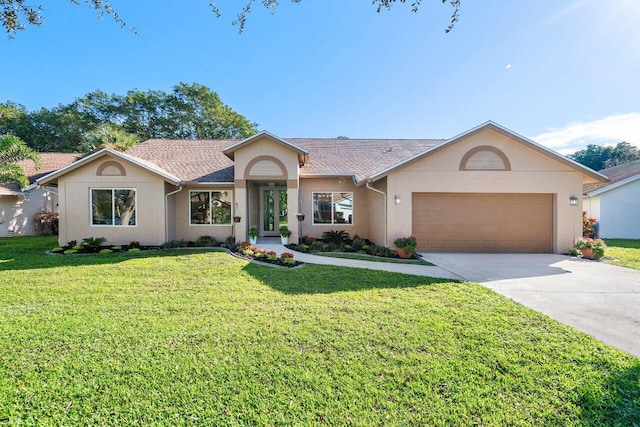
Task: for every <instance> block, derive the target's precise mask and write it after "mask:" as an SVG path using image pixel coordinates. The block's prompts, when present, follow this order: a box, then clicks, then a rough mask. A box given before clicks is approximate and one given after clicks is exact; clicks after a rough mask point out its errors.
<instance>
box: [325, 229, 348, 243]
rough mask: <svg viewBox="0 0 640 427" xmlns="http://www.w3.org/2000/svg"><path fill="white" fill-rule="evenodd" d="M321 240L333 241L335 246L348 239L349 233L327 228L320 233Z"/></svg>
mask: <svg viewBox="0 0 640 427" xmlns="http://www.w3.org/2000/svg"><path fill="white" fill-rule="evenodd" d="M322 240H324V241H325V243H333V244H334V245H336V246H340V245H342V244H344V243H345V242H347V241H349V233H347V232H346V231H344V230H329V231H325V232H324V233H322Z"/></svg>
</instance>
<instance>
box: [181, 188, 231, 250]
mask: <svg viewBox="0 0 640 427" xmlns="http://www.w3.org/2000/svg"><path fill="white" fill-rule="evenodd" d="M190 191H228V192H229V193H230V195H231V198H232V199H233V193H234V191H233V188H232V187H230V186H227V187H219V186H216V187H212V186H204V185H203V186H197V187H195V186H191V187H184V188H183V189H182V190H181V191H180V192H178V193H176V194H175V195H174V196H171V197H173V199H174V211H173V224H172V225H171V227H173V228H174V230H175V237H173V238H172V239H177V240H179V239H184V240H191V241H195V240H196V239H197V238H198V237H200V236H212V237H215V238H216V239H217V240H220V241H225V240H226V239H227V238H228V237H229V236H231V235H232V233H233V222H232V223H231V224H230V225H200V224H199V225H192V224H190V222H191V221H190V218H189V204H190V200H189V192H190ZM231 206H232V208H231V216H234V215H237V214H236V213H235V212H234V209H233V202H232V204H231Z"/></svg>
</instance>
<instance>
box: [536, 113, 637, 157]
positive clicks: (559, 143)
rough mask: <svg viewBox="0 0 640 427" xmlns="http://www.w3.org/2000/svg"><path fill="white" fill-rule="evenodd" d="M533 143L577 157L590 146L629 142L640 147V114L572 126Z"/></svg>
mask: <svg viewBox="0 0 640 427" xmlns="http://www.w3.org/2000/svg"><path fill="white" fill-rule="evenodd" d="M531 139H532V140H534V141H536V142H537V143H539V144H542V145H544V146H546V147H549V148H552V149H554V150H556V151H558V152H560V153H562V154H571V153H575V152H576V151H578V150H582V149H583V148H585V147H586V146H587V144H600V145H615V144H617V143H618V142H621V141H626V142H628V143H630V144H633V145H636V146H637V145H639V144H640V113H626V114H614V115H612V116H608V117H605V118H603V119H598V120H593V121H590V122H581V123H570V124H568V125H566V126H564V127H562V128H560V129H551V130H549V131H548V132H545V133H542V134H540V135H538V136H533V137H531Z"/></svg>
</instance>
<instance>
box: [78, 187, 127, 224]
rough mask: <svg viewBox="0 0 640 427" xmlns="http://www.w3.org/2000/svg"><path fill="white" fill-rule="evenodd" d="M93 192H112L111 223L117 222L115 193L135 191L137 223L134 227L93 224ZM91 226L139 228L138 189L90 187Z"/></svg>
mask: <svg viewBox="0 0 640 427" xmlns="http://www.w3.org/2000/svg"><path fill="white" fill-rule="evenodd" d="M93 190H109V191H111V222H112V223H114V222H115V212H116V207H115V203H116V199H115V197H114V196H113V192H114V191H118V190H128V191H132V190H133V191H135V202H134V203H135V214H136V216H135V218H136V223H135V224H134V225H129V224H94V223H93ZM89 226H90V227H128V228H135V227H137V226H138V189H137V188H133V187H90V188H89Z"/></svg>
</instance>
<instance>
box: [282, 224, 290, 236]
mask: <svg viewBox="0 0 640 427" xmlns="http://www.w3.org/2000/svg"><path fill="white" fill-rule="evenodd" d="M280 236H282V237H291V230H289V227H287V226H286V225H283V226H281V227H280Z"/></svg>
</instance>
